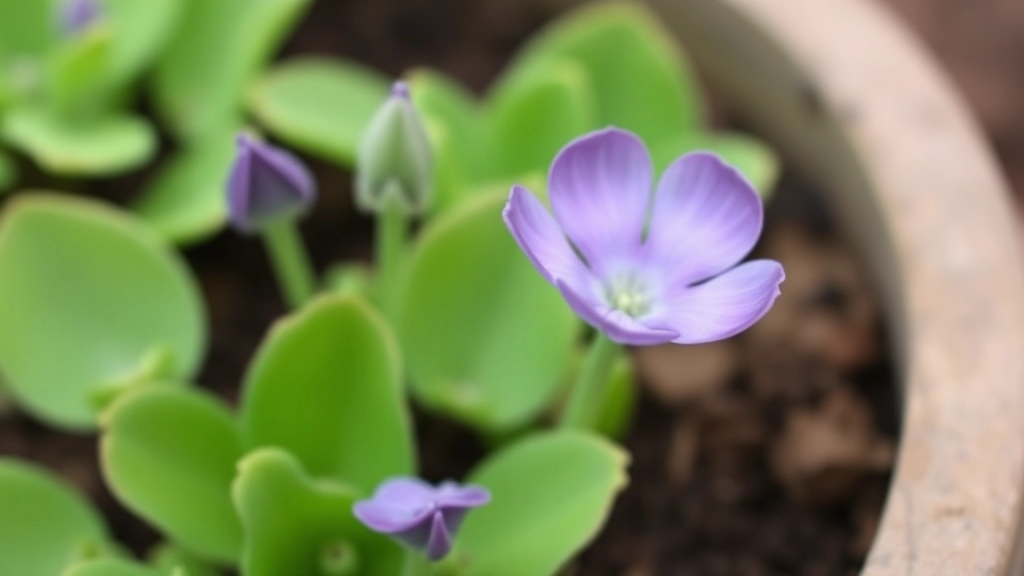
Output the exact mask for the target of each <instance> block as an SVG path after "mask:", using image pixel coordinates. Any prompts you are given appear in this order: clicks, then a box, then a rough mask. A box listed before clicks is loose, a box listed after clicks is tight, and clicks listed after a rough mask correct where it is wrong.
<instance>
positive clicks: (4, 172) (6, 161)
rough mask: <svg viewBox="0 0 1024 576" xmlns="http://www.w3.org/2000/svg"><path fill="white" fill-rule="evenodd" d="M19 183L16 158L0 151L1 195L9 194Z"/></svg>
mask: <svg viewBox="0 0 1024 576" xmlns="http://www.w3.org/2000/svg"><path fill="white" fill-rule="evenodd" d="M17 181H18V165H17V164H16V163H15V161H14V158H12V157H11V156H10V155H9V154H7V153H6V152H4V151H3V150H0V195H2V194H3V193H4V192H9V191H10V190H11V189H12V188H13V187H14V185H15V183H16V182H17Z"/></svg>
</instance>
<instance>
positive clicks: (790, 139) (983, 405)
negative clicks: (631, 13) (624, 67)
mask: <svg viewBox="0 0 1024 576" xmlns="http://www.w3.org/2000/svg"><path fill="white" fill-rule="evenodd" d="M650 3H651V4H652V5H654V7H655V8H656V9H657V11H658V12H660V13H661V14H662V16H663V19H664V22H665V23H666V24H667V25H668V26H669V27H670V28H672V29H673V30H675V31H676V32H677V33H678V36H679V38H680V40H681V41H682V42H683V44H684V45H685V46H686V47H687V48H688V50H689V52H690V54H691V56H692V58H693V59H694V61H695V63H696V64H697V66H698V68H700V69H701V70H702V71H703V72H705V73H706V76H707V79H708V81H709V82H710V84H711V88H712V89H713V91H714V92H715V93H716V94H719V95H721V96H722V97H723V98H724V99H725V100H726V101H727V102H728V103H729V104H730V106H731V108H732V109H734V110H735V111H737V112H738V113H739V114H740V115H741V116H742V117H743V118H744V119H745V120H746V121H748V122H749V123H750V125H751V126H753V127H754V128H755V129H756V131H757V132H758V133H759V134H761V135H763V136H765V137H767V138H768V139H769V140H770V141H772V142H773V143H774V144H775V145H776V146H777V147H778V149H779V150H780V151H781V153H782V155H783V157H784V158H785V160H786V162H787V163H788V165H790V166H792V167H794V168H795V169H796V170H798V171H800V172H801V173H802V175H803V176H805V177H806V178H808V179H810V180H811V181H813V182H816V183H817V184H819V185H820V186H821V188H822V189H824V190H826V191H827V192H828V193H829V194H830V198H829V200H830V201H831V202H832V203H833V205H834V208H835V211H836V212H837V214H839V215H840V216H841V220H842V222H843V225H844V226H845V228H846V231H847V232H848V233H849V234H850V236H851V237H852V238H853V239H854V240H855V241H856V242H857V243H858V245H859V247H860V248H861V249H862V250H863V251H864V252H865V254H867V255H868V257H869V259H870V264H871V266H872V268H873V272H874V276H875V278H876V279H877V280H878V282H879V283H880V288H881V290H882V292H883V293H884V296H885V300H886V304H887V308H888V318H889V319H890V322H891V324H892V326H891V329H892V332H893V333H894V334H895V346H896V347H897V350H896V353H897V356H898V358H899V362H900V369H901V388H902V393H903V394H902V406H903V436H902V440H901V449H900V453H899V458H898V462H897V465H896V470H895V475H894V479H893V484H892V488H891V491H890V493H889V497H888V501H887V504H886V507H885V511H884V515H883V519H882V522H881V527H880V530H879V533H878V536H877V538H876V541H875V543H874V546H873V548H872V550H871V553H870V555H869V557H868V560H867V564H866V566H865V568H864V572H863V574H865V575H868V576H889V575H892V576H896V575H899V576H907V575H920V576H942V575H950V576H954V575H955V576H973V575H979V576H980V575H983V574H984V575H999V576H1001V575H1006V574H1010V573H1012V572H1011V571H1012V570H1013V568H1014V562H1015V561H1016V560H1015V553H1016V550H1017V548H1018V547H1017V546H1016V542H1017V533H1018V529H1019V525H1020V520H1021V501H1022V498H1021V495H1022V491H1024V474H1022V472H1024V470H1022V465H1024V267H1022V263H1024V260H1022V258H1021V254H1020V253H1019V249H1018V244H1017V242H1018V239H1017V238H1018V237H1017V232H1016V230H1015V223H1014V217H1013V215H1014V210H1013V209H1012V207H1011V203H1010V200H1009V198H1010V195H1009V193H1008V190H1007V186H1006V184H1005V182H1004V180H1003V177H1002V175H1001V174H1000V171H999V169H998V167H997V165H996V163H995V161H994V159H993V155H992V153H991V151H990V150H989V149H988V146H987V145H986V143H985V142H984V140H983V137H982V134H981V133H980V132H979V129H978V127H977V126H976V124H975V122H974V121H973V119H972V118H971V117H970V115H969V114H968V112H967V110H966V108H965V106H964V104H963V102H962V101H961V99H960V98H959V97H958V96H957V94H956V92H955V90H953V89H952V88H951V86H950V84H949V82H948V81H947V80H946V78H945V77H944V76H943V75H942V73H941V72H940V71H939V69H938V67H937V66H936V65H935V63H934V62H933V61H932V60H931V59H930V58H929V56H928V55H927V54H926V52H925V50H924V49H923V48H922V46H921V45H920V44H919V43H918V42H917V41H915V39H914V38H913V37H912V35H911V34H910V33H908V32H907V31H906V30H905V29H904V28H903V27H902V26H901V25H900V24H899V23H898V22H897V21H896V19H895V18H894V17H893V16H891V15H890V14H889V13H887V12H886V11H885V10H884V9H883V8H881V7H880V6H879V5H878V4H876V3H875V2H871V1H869V0H651V1H650Z"/></svg>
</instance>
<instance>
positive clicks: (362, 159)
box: [356, 82, 434, 213]
mask: <svg viewBox="0 0 1024 576" xmlns="http://www.w3.org/2000/svg"><path fill="white" fill-rule="evenodd" d="M433 169H434V163H433V153H432V152H431V149H430V140H429V139H428V137H427V131H426V128H425V127H424V125H423V120H422V119H421V118H420V115H419V114H418V113H417V112H416V108H415V107H413V105H412V102H411V101H410V99H409V87H408V85H407V84H406V83H405V82H395V84H394V86H393V87H392V88H391V96H390V97H389V98H388V99H387V100H386V101H385V102H384V104H383V105H382V106H381V107H380V108H379V109H378V110H377V113H376V114H374V116H373V118H372V119H371V120H370V123H369V125H368V126H367V128H366V131H365V132H363V138H362V141H361V142H360V144H359V151H358V158H357V162H356V204H357V205H358V206H359V208H360V209H362V210H364V211H366V212H380V211H381V210H382V209H384V208H385V207H387V205H388V204H389V203H392V202H396V203H397V206H398V207H400V208H401V209H402V210H404V211H405V212H406V213H418V212H422V211H424V210H425V209H426V208H427V207H428V206H429V204H430V197H431V186H432V183H433Z"/></svg>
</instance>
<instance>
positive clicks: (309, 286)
mask: <svg viewBox="0 0 1024 576" xmlns="http://www.w3.org/2000/svg"><path fill="white" fill-rule="evenodd" d="M263 240H264V242H265V243H266V246H267V252H268V253H269V254H270V262H271V265H272V266H273V268H274V272H275V273H276V274H277V281H278V283H279V284H280V285H281V289H282V290H283V291H284V295H285V298H286V299H287V300H288V304H289V305H290V306H291V307H292V308H299V307H301V306H302V305H303V304H305V303H306V301H307V300H309V299H310V297H312V296H313V291H314V286H315V285H316V280H315V276H314V275H313V266H312V265H311V264H310V262H309V255H308V254H306V249H305V247H304V246H303V244H302V238H301V237H300V236H299V231H298V229H297V228H296V226H295V222H293V221H291V220H282V221H281V222H276V223H274V224H272V225H270V226H268V227H267V228H266V229H265V230H264V231H263Z"/></svg>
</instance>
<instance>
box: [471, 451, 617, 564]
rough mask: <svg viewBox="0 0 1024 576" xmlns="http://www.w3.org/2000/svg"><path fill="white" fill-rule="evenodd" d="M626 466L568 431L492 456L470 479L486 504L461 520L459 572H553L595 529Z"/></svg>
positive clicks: (564, 562) (574, 552)
mask: <svg viewBox="0 0 1024 576" xmlns="http://www.w3.org/2000/svg"><path fill="white" fill-rule="evenodd" d="M627 461H628V457H627V456H626V454H625V453H624V452H622V450H620V449H619V448H617V447H616V446H615V445H613V444H611V443H610V442H607V441H604V440H602V439H600V438H599V437H597V436H593V435H589V434H585V433H582V432H574V431H559V432H548V433H542V434H535V435H533V436H530V437H527V438H525V439H523V440H520V441H518V442H516V443H515V444H512V445H511V446H509V447H507V448H505V449H503V450H502V451H500V452H498V453H497V454H495V455H493V456H491V457H490V458H489V459H488V460H487V461H486V462H484V464H483V465H482V466H481V467H480V468H479V469H478V470H477V471H475V472H474V473H473V474H472V475H471V476H470V478H469V481H470V482H472V483H473V484H479V485H482V486H485V487H487V488H488V489H489V490H490V491H491V496H492V499H491V503H490V504H488V505H487V506H483V507H481V508H479V509H477V510H474V511H473V512H472V513H470V514H469V515H467V516H466V521H465V524H463V527H462V530H461V532H460V534H459V539H458V540H457V541H456V553H457V554H460V555H462V556H464V561H465V562H466V568H465V569H464V570H463V571H461V572H460V574H461V575H462V576H550V575H551V574H555V573H556V572H557V571H558V570H559V568H561V567H562V566H564V565H565V564H566V562H568V561H569V560H570V559H571V558H572V557H573V555H575V554H576V553H577V552H578V551H579V550H581V549H582V548H583V547H584V546H585V545H586V544H587V543H588V542H590V540H592V539H593V538H594V537H595V536H596V535H597V533H598V531H599V530H600V529H601V526H602V525H603V524H604V521H605V519H606V518H607V516H608V513H609V511H610V510H611V507H612V503H613V502H614V500H615V496H616V495H617V494H618V493H619V492H620V491H621V490H622V489H623V488H625V486H626V483H627V477H626V464H627Z"/></svg>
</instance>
